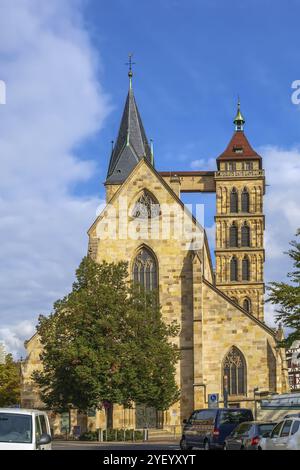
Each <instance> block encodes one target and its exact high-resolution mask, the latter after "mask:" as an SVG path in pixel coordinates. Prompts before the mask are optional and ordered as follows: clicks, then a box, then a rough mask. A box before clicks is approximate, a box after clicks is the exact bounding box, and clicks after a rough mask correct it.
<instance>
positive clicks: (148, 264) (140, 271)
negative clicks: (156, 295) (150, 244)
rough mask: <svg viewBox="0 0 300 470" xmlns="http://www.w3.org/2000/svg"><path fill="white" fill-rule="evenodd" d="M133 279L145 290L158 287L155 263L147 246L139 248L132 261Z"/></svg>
mask: <svg viewBox="0 0 300 470" xmlns="http://www.w3.org/2000/svg"><path fill="white" fill-rule="evenodd" d="M132 271H133V272H132V274H133V281H134V282H135V283H136V284H140V285H141V286H142V287H143V288H144V289H146V290H154V289H157V287H158V273H157V263H156V259H155V257H154V255H153V254H152V253H151V251H150V250H148V249H147V248H144V247H143V248H141V249H140V250H139V252H138V254H137V256H136V258H135V260H134V263H133V269H132Z"/></svg>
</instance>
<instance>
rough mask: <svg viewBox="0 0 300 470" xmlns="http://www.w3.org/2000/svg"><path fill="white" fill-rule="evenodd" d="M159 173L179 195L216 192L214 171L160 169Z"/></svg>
mask: <svg viewBox="0 0 300 470" xmlns="http://www.w3.org/2000/svg"><path fill="white" fill-rule="evenodd" d="M159 174H160V176H161V177H162V178H163V179H164V181H165V182H166V183H167V184H168V185H169V186H171V188H172V189H173V191H175V193H176V194H178V195H179V194H180V193H215V192H216V182H215V172H214V171H160V172H159Z"/></svg>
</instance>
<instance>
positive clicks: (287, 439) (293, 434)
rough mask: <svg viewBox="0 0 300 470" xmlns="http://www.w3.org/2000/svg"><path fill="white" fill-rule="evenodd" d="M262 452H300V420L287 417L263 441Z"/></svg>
mask: <svg viewBox="0 0 300 470" xmlns="http://www.w3.org/2000/svg"><path fill="white" fill-rule="evenodd" d="M260 445H261V448H262V450H300V418H295V417H292V416H291V417H286V418H285V419H284V420H283V421H280V423H278V424H277V425H276V426H275V428H274V429H273V431H272V432H271V433H270V434H269V435H264V436H263V438H262V440H261V444H260Z"/></svg>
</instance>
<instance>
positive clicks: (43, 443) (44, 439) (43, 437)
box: [37, 433, 52, 446]
mask: <svg viewBox="0 0 300 470" xmlns="http://www.w3.org/2000/svg"><path fill="white" fill-rule="evenodd" d="M51 441H52V439H51V436H49V434H46V433H45V434H42V435H41V437H40V440H39V441H38V442H37V445H38V446H46V445H47V444H50V443H51Z"/></svg>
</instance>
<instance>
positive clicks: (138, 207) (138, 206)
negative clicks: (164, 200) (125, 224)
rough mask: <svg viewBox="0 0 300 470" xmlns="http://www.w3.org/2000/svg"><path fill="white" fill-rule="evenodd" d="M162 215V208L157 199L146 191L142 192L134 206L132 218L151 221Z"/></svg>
mask: <svg viewBox="0 0 300 470" xmlns="http://www.w3.org/2000/svg"><path fill="white" fill-rule="evenodd" d="M159 214H160V206H159V203H158V201H157V199H156V198H155V197H154V196H153V194H151V193H150V192H149V191H147V190H146V189H145V190H144V191H143V192H142V194H141V195H140V197H139V198H138V200H137V201H136V202H135V204H134V208H133V211H132V217H138V218H141V219H150V218H153V217H157V216H158V215H159Z"/></svg>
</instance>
